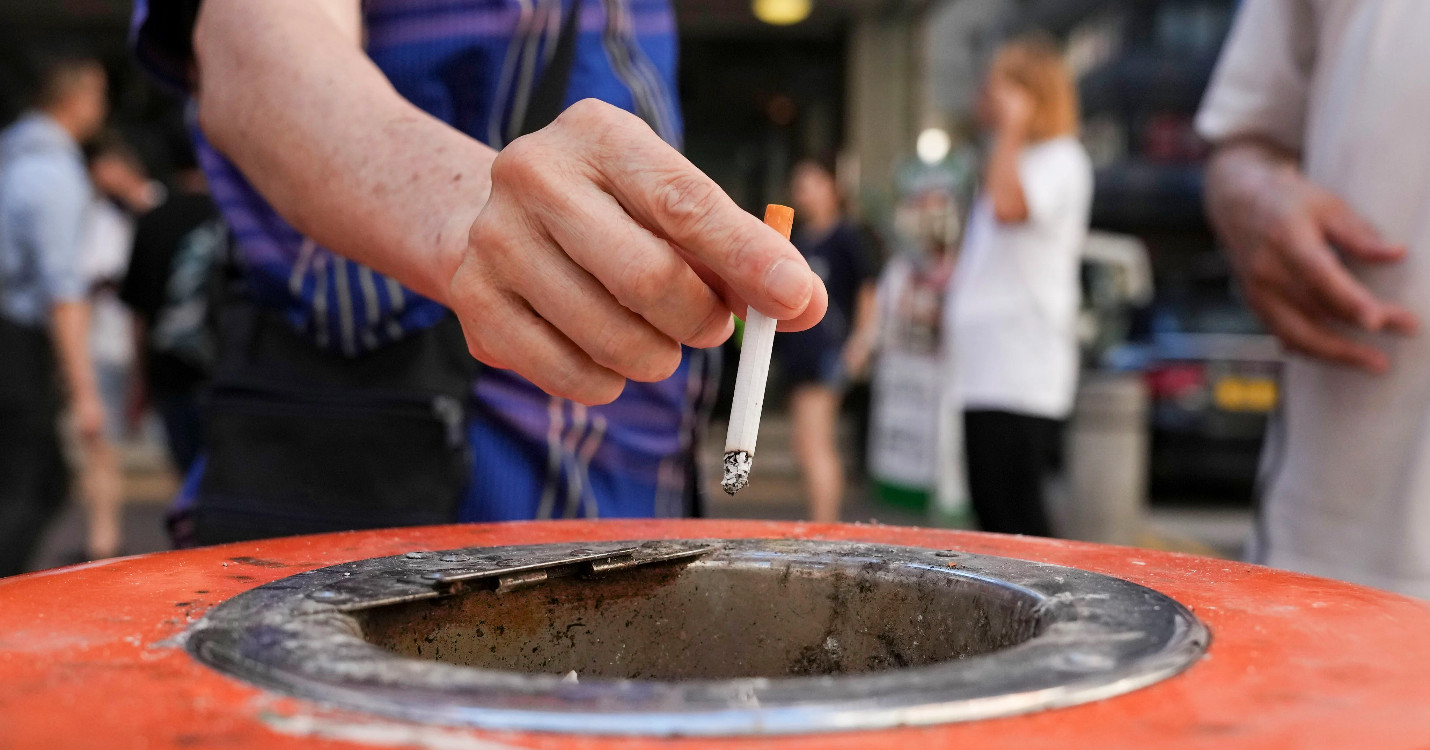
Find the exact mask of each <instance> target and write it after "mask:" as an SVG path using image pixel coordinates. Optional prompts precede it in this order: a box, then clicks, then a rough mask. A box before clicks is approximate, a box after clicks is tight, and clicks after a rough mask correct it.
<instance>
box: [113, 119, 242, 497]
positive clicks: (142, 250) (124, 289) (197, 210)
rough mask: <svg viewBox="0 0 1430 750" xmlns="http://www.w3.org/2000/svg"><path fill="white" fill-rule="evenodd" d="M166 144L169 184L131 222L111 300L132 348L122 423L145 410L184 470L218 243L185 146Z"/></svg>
mask: <svg viewBox="0 0 1430 750" xmlns="http://www.w3.org/2000/svg"><path fill="white" fill-rule="evenodd" d="M172 140H173V143H172V144H171V146H172V151H173V154H172V160H173V164H174V166H175V170H174V177H173V183H172V185H171V186H170V189H169V191H168V193H167V196H166V198H165V199H164V201H163V202H162V203H161V204H159V206H158V207H156V208H154V209H153V210H152V211H149V212H148V213H146V214H144V215H143V216H142V217H140V218H139V221H138V223H137V224H136V227H135V231H134V243H133V252H132V254H131V255H130V258H129V269H128V271H127V272H126V273H125V275H124V281H123V283H122V284H121V285H120V288H119V297H120V299H121V300H123V301H124V303H125V304H127V305H128V306H129V308H130V309H131V310H132V311H133V312H134V316H135V321H134V323H135V341H136V342H137V346H136V348H137V349H138V350H139V357H138V359H137V368H136V370H137V371H136V372H135V375H134V378H133V381H134V382H133V387H132V388H131V389H130V404H129V414H130V418H131V419H137V416H138V415H140V414H142V413H143V412H144V409H145V407H147V406H152V407H153V409H154V411H155V412H156V413H157V414H158V415H159V419H160V420H161V421H162V422H163V424H164V435H165V439H166V442H167V445H168V447H169V457H170V459H171V460H172V461H173V463H174V466H175V467H176V468H177V469H179V471H180V472H182V473H187V472H188V471H189V469H190V468H192V467H193V463H194V460H195V459H196V458H197V457H198V455H199V451H200V450H201V446H202V444H203V418H202V412H201V409H200V399H201V396H202V393H203V388H204V385H205V384H206V383H207V382H208V378H209V374H210V372H211V371H212V369H213V365H214V359H215V357H216V356H217V353H218V352H217V340H216V332H215V331H214V330H213V329H214V316H215V314H216V311H215V310H213V309H212V306H213V303H214V302H215V297H216V295H217V294H218V290H217V289H216V288H215V287H216V285H218V284H219V283H221V279H220V275H221V273H222V264H223V262H224V256H225V252H226V242H225V229H224V227H223V223H222V221H221V220H220V219H219V215H218V207H217V206H215V205H214V202H213V199H212V198H211V197H210V196H209V190H208V180H206V179H205V178H204V174H203V171H202V170H201V169H199V164H198V160H197V159H196V158H195V155H194V150H193V147H192V145H191V144H190V143H189V140H188V139H187V138H185V137H182V136H176V137H175V138H173V139H172Z"/></svg>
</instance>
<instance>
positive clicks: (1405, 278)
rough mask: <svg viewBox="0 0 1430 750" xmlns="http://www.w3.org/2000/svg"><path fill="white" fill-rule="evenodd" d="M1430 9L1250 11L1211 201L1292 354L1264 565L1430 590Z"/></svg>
mask: <svg viewBox="0 0 1430 750" xmlns="http://www.w3.org/2000/svg"><path fill="white" fill-rule="evenodd" d="M1427 38H1430V3H1426V2H1424V1H1423V0H1246V2H1244V3H1243V4H1242V6H1241V9H1240V10H1239V12H1238V16H1237V20H1236V23H1235V26H1234V27H1233V29H1232V33H1231V36H1230V38H1229V40H1228V42H1227V44H1226V47H1225V48H1224V50H1223V53H1222V58H1221V61H1220V63H1219V64H1218V67H1217V70H1216V73H1215V74H1214V76H1213V78H1212V83H1211V86H1210V88H1209V89H1208V91H1207V94H1206V97H1205V98H1204V100H1203V102H1202V109H1201V112H1200V113H1199V115H1198V118H1197V127H1198V130H1199V131H1200V133H1201V134H1202V136H1203V137H1205V138H1206V139H1207V140H1208V141H1210V142H1212V143H1213V144H1214V147H1215V149H1214V152H1213V155H1212V160H1211V163H1210V165H1209V168H1208V174H1207V208H1208V213H1209V215H1210V217H1211V220H1212V223H1213V224H1214V225H1215V227H1216V228H1217V230H1218V232H1219V234H1220V236H1221V238H1222V240H1223V243H1224V244H1225V247H1226V252H1227V255H1228V257H1229V258H1230V261H1231V265H1232V267H1233V269H1234V271H1235V273H1236V274H1237V277H1238V278H1239V280H1240V282H1241V285H1242V288H1243V290H1244V292H1245V294H1246V299H1247V301H1248V303H1249V304H1250V305H1251V307H1252V308H1253V309H1254V310H1255V311H1256V312H1257V313H1258V314H1259V315H1260V316H1261V318H1262V320H1263V321H1265V322H1266V324H1267V326H1268V327H1269V328H1270V330H1271V331H1272V333H1274V334H1275V335H1276V336H1277V337H1278V338H1279V339H1280V340H1281V341H1282V343H1283V344H1284V345H1285V347H1286V349H1287V350H1288V356H1287V359H1286V366H1285V370H1284V372H1283V376H1282V394H1283V396H1282V403H1281V406H1280V409H1279V411H1278V413H1277V414H1276V416H1275V418H1274V419H1273V421H1272V424H1271V427H1270V431H1269V434H1268V436H1267V443H1266V447H1265V449H1264V452H1263V456H1262V488H1261V489H1262V493H1261V494H1262V498H1261V509H1260V518H1259V521H1258V525H1257V533H1256V535H1255V539H1254V540H1253V543H1252V545H1251V555H1252V557H1253V559H1254V560H1256V561H1258V562H1263V563H1266V564H1269V565H1273V566H1277V567H1283V568H1291V569H1295V570H1299V571H1303V572H1307V573H1312V574H1316V575H1323V576H1330V577H1335V578H1342V579H1345V580H1349V581H1353V582H1357V583H1362V584H1367V585H1371V586H1378V587H1382V588H1388V589H1393V590H1397V591H1401V592H1404V593H1407V594H1411V595H1415V596H1421V597H1430V340H1427V338H1426V337H1425V336H1424V335H1419V334H1417V330H1418V327H1419V321H1420V320H1421V319H1423V318H1425V317H1426V316H1427V315H1430V254H1427V253H1430V139H1427V138H1426V135H1425V132H1424V130H1423V123H1424V122H1425V121H1426V119H1427V118H1430V45H1427V44H1426V43H1425V40H1426V39H1427Z"/></svg>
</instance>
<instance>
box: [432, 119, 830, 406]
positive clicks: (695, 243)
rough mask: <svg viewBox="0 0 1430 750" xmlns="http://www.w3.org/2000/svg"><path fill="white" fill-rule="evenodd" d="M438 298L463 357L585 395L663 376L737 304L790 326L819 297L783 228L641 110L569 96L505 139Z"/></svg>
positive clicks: (594, 396) (811, 319)
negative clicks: (457, 329) (443, 295)
mask: <svg viewBox="0 0 1430 750" xmlns="http://www.w3.org/2000/svg"><path fill="white" fill-rule="evenodd" d="M491 177H492V188H491V197H490V198H489V199H488V201H487V203H486V205H485V206H484V207H483V209H482V211H481V213H480V214H479V215H478V216H477V218H476V221H475V222H474V223H473V224H472V228H471V232H470V233H469V236H468V244H467V247H466V250H465V252H464V253H463V255H462V257H461V259H460V262H459V263H458V264H457V266H456V268H455V271H454V273H453V274H452V276H451V282H450V286H449V290H448V298H447V304H448V306H449V307H450V308H451V309H452V310H454V311H455V312H456V313H457V316H458V318H459V319H461V321H462V327H463V329H464V330H465V331H466V336H467V344H468V346H469V348H470V349H471V352H472V355H473V356H475V357H476V358H477V359H479V360H481V361H483V362H485V363H487V364H489V365H492V366H494V367H500V368H508V369H512V370H515V371H516V372H517V373H519V374H521V375H522V376H524V377H526V378H527V379H529V380H531V381H532V382H533V383H535V384H536V385H537V386H538V387H540V388H541V389H542V390H545V391H547V392H548V393H551V394H553V395H557V396H563V397H566V398H570V399H573V400H575V401H580V402H582V403H586V404H599V403H607V402H610V401H612V400H614V399H615V398H616V397H617V396H618V395H620V392H621V389H622V388H623V387H624V385H625V379H626V378H630V379H633V380H638V381H645V382H654V381H658V380H663V379H664V378H667V377H669V376H670V375H671V373H673V372H674V371H675V370H676V368H677V367H679V365H680V360H681V348H680V345H681V344H686V345H688V346H693V347H710V346H717V345H719V344H720V343H721V342H723V341H724V340H725V339H726V338H728V337H729V335H730V333H731V332H732V331H733V329H734V324H733V321H732V319H731V314H732V313H735V314H739V315H744V314H745V309H746V307H747V306H748V305H753V306H754V307H755V309H757V310H759V311H760V312H762V313H764V314H766V315H769V316H770V317H773V318H776V319H778V320H780V321H782V322H781V325H780V328H781V330H803V329H805V328H808V327H810V326H812V325H814V324H815V323H817V322H818V321H819V320H820V318H822V317H824V311H825V307H826V306H827V304H828V295H827V293H826V292H825V289H824V285H823V283H822V282H821V281H820V280H819V277H818V276H817V275H815V274H814V272H813V271H811V270H810V269H809V265H808V264H807V263H805V261H804V259H803V258H802V257H801V256H800V254H799V252H798V251H797V250H795V248H794V246H793V245H791V244H790V243H789V242H788V241H787V240H785V239H784V238H783V237H781V236H780V235H779V233H777V232H775V231H774V230H773V229H770V228H769V227H767V226H765V225H764V223H763V222H762V221H761V220H760V219H759V218H758V217H755V216H752V215H750V214H749V213H746V212H745V211H743V210H741V209H740V208H739V207H738V206H736V205H735V203H734V201H732V200H730V198H729V197H728V196H727V195H725V193H724V192H723V191H721V190H720V188H719V187H718V186H717V185H716V184H715V182H714V181H713V180H711V179H710V178H709V177H707V176H705V175H704V174H703V173H701V172H700V170H698V169H696V168H695V167H694V166H693V165H692V164H691V163H690V162H689V161H687V160H686V159H685V158H684V157H683V156H681V155H680V154H679V153H677V152H676V151H675V150H674V149H673V148H671V147H670V146H669V145H667V144H666V143H665V142H664V141H662V140H660V138H659V137H658V136H656V135H655V133H654V132H652V131H651V129H650V128H649V127H648V126H646V124H645V123H644V122H642V121H641V120H640V119H638V118H636V117H635V116H634V115H631V114H628V113H626V112H624V111H621V110H619V109H617V108H615V107H612V106H610V105H608V104H603V103H601V102H597V101H594V100H586V101H582V102H578V103H577V104H575V105H573V106H572V107H570V108H569V109H568V110H567V111H566V112H565V113H563V114H562V115H561V116H560V117H559V118H557V120H556V121H555V122H554V123H552V124H551V125H550V126H548V127H546V128H543V129H541V130H540V131H538V132H536V133H532V134H531V135H528V136H525V137H523V138H519V139H517V140H516V141H513V142H512V143H511V144H510V145H508V146H507V147H506V148H505V149H504V150H503V151H502V152H501V153H500V154H498V155H497V157H496V161H495V162H493V164H492V168H491Z"/></svg>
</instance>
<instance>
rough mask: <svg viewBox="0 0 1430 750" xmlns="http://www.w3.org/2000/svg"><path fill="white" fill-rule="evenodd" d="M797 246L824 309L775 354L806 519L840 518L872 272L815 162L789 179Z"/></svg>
mask: <svg viewBox="0 0 1430 750" xmlns="http://www.w3.org/2000/svg"><path fill="white" fill-rule="evenodd" d="M789 192H791V198H792V202H794V209H795V218H797V220H798V222H799V223H798V226H797V228H795V233H794V236H792V238H791V239H792V240H794V243H795V248H798V249H799V252H801V253H804V256H805V260H808V262H809V268H811V269H814V272H815V273H818V275H819V278H821V279H824V286H825V289H828V291H829V311H828V312H827V313H825V316H824V321H819V323H818V325H815V326H814V328H809V329H808V331H801V332H797V333H785V335H782V336H776V338H775V348H776V354H778V356H779V358H781V364H782V366H784V372H785V376H787V378H788V379H789V386H791V394H789V411H791V417H792V418H794V444H795V445H794V448H795V458H797V459H798V461H799V472H801V475H802V477H804V485H805V500H807V502H808V505H809V518H811V520H814V521H821V522H837V521H838V520H839V505H841V504H842V501H844V459H842V458H841V455H839V447H838V437H839V404H841V401H842V396H844V391H845V388H847V386H848V385H849V381H852V379H858V378H862V376H864V375H865V369H867V368H868V364H869V352H871V351H872V348H874V338H875V333H877V331H875V283H874V282H875V275H877V269H875V266H874V262H872V258H871V256H869V250H868V248H865V245H864V238H862V236H861V235H859V230H858V229H857V228H855V226H854V225H852V223H851V222H849V220H847V219H845V218H844V199H842V198H841V196H839V185H838V182H835V177H834V172H832V170H831V169H829V167H827V166H824V165H821V163H819V162H815V160H809V159H807V160H804V162H799V163H798V165H795V167H794V170H792V172H791V177H789Z"/></svg>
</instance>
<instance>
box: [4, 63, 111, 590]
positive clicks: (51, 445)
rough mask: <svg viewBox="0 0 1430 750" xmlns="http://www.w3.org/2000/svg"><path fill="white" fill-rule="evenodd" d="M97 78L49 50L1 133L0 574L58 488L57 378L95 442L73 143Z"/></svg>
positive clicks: (82, 202)
mask: <svg viewBox="0 0 1430 750" xmlns="http://www.w3.org/2000/svg"><path fill="white" fill-rule="evenodd" d="M105 88H106V79H105V73H104V68H103V67H101V66H100V64H99V63H98V62H97V61H95V60H93V59H89V58H84V57H66V58H62V59H55V60H52V61H49V62H48V63H46V64H45V65H44V66H43V67H42V70H41V75H40V78H39V86H38V93H37V96H36V98H35V102H34V105H35V106H34V109H33V110H31V111H29V112H27V113H25V114H24V115H23V116H21V118H20V119H19V121H17V122H16V123H15V124H14V125H11V126H10V127H9V128H8V129H6V130H5V131H4V132H3V133H0V363H3V366H0V425H3V429H0V576H6V575H13V574H16V573H20V572H23V571H24V570H25V568H26V564H27V562H28V560H29V558H30V555H31V553H32V552H33V551H34V548H35V546H36V545H37V544H38V542H39V540H40V537H41V535H42V533H43V532H44V530H45V528H46V526H47V525H48V523H49V521H50V519H51V518H53V517H54V514H55V512H56V511H57V510H58V509H59V508H60V506H61V505H62V504H63V502H64V500H65V497H66V494H67V485H68V481H67V479H68V469H67V468H66V466H65V461H64V457H63V454H62V452H61V450H60V443H59V434H58V431H57V426H56V420H57V418H58V416H59V411H60V405H61V399H60V394H59V391H58V389H57V385H60V384H62V385H63V386H64V387H65V389H66V391H67V393H68V397H69V406H70V410H71V412H72V415H73V418H74V425H75V430H76V433H77V434H78V436H79V438H80V443H81V445H82V446H83V449H84V450H85V451H86V452H87V453H92V452H96V451H103V450H105V434H104V406H103V402H102V400H101V398H100V393H99V385H98V381H97V378H96V377H95V372H94V365H93V362H92V360H91V359H90V353H89V317H90V312H89V302H88V292H89V284H88V278H87V277H86V276H85V273H84V256H83V252H82V245H81V239H80V235H81V229H82V226H83V222H84V216H85V212H86V210H87V208H88V206H89V202H90V198H91V194H92V193H91V189H90V183H89V179H88V177H87V175H86V173H85V163H84V155H83V153H82V152H81V151H80V145H79V144H80V143H81V142H83V141H85V140H86V139H88V138H89V137H91V136H92V135H94V134H95V133H96V132H98V130H99V128H100V125H101V124H102V123H103V122H104V118H105V114H106V106H107V104H106V96H105Z"/></svg>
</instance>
